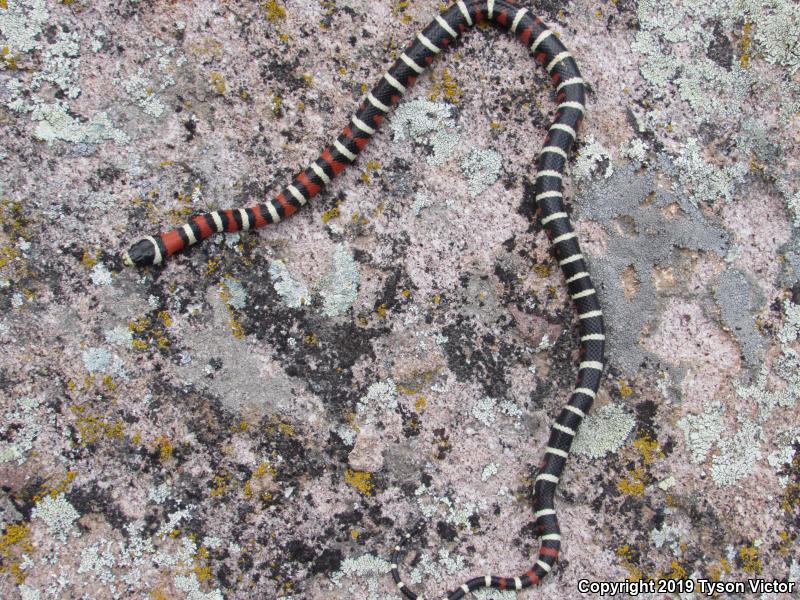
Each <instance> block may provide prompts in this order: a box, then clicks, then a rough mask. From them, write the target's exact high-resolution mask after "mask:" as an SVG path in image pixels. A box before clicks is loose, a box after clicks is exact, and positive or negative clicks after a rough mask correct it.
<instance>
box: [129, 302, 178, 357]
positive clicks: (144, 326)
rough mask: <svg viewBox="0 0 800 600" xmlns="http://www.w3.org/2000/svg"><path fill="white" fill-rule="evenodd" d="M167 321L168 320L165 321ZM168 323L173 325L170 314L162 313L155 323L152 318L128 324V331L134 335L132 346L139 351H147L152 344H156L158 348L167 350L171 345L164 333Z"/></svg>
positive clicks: (142, 318)
mask: <svg viewBox="0 0 800 600" xmlns="http://www.w3.org/2000/svg"><path fill="white" fill-rule="evenodd" d="M165 319H166V320H165ZM166 323H169V324H170V325H171V324H172V320H171V319H170V318H169V313H167V312H166V311H162V312H161V313H159V320H158V321H155V322H154V321H153V320H152V319H151V318H150V317H147V316H143V317H139V318H138V319H136V320H135V321H131V322H129V323H128V329H129V330H130V331H131V333H133V341H132V342H131V344H132V345H133V347H134V348H136V349H137V350H146V349H147V348H148V347H149V346H150V344H155V345H156V346H157V347H158V348H167V347H169V345H170V341H169V338H168V337H167V336H166V335H165V333H166V332H165V331H163V328H164V327H168V326H169V325H167V324H166Z"/></svg>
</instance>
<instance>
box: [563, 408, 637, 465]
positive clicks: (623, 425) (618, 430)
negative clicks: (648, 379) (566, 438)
mask: <svg viewBox="0 0 800 600" xmlns="http://www.w3.org/2000/svg"><path fill="white" fill-rule="evenodd" d="M635 426H636V420H635V419H634V418H633V416H632V415H631V414H630V413H629V412H628V411H627V410H625V409H624V408H623V407H622V406H620V405H618V404H606V405H605V406H603V407H602V408H601V409H600V410H598V411H597V412H594V413H591V414H589V415H587V417H586V420H585V421H584V423H583V425H581V428H580V429H579V430H578V435H577V436H575V442H574V443H573V445H572V451H573V452H575V453H577V454H583V455H584V456H588V457H589V458H602V457H603V456H605V455H606V454H609V453H611V452H616V451H617V450H619V448H621V447H622V445H623V444H624V443H625V441H626V440H627V439H628V436H629V435H630V433H631V431H633V428H634V427H635Z"/></svg>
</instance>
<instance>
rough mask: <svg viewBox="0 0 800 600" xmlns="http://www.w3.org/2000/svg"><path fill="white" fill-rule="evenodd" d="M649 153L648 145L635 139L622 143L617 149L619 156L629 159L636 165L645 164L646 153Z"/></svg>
mask: <svg viewBox="0 0 800 600" xmlns="http://www.w3.org/2000/svg"><path fill="white" fill-rule="evenodd" d="M649 151H650V145H649V144H648V143H647V142H644V141H642V140H640V139H639V138H637V137H634V138H631V139H629V140H628V141H626V142H623V143H622V144H621V145H620V147H619V154H620V156H624V157H625V158H629V159H630V160H632V161H635V162H637V163H645V162H646V161H647V153H648V152H649Z"/></svg>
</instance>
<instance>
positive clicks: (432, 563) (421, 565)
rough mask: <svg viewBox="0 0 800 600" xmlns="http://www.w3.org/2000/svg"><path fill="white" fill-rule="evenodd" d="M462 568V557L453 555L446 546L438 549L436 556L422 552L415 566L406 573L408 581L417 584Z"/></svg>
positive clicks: (439, 579)
mask: <svg viewBox="0 0 800 600" xmlns="http://www.w3.org/2000/svg"><path fill="white" fill-rule="evenodd" d="M463 568H464V557H463V556H461V555H455V556H453V555H452V554H451V553H450V551H449V550H448V549H446V548H441V549H439V552H438V555H437V557H436V558H434V557H433V556H431V555H430V554H429V553H427V552H423V553H422V554H421V555H420V557H419V561H418V562H417V564H416V566H415V567H414V568H413V569H412V570H411V572H410V573H409V574H408V581H409V582H410V583H414V584H419V583H422V582H423V581H441V580H442V579H443V578H444V577H445V575H452V574H453V573H456V572H458V571H460V570H462V569H463Z"/></svg>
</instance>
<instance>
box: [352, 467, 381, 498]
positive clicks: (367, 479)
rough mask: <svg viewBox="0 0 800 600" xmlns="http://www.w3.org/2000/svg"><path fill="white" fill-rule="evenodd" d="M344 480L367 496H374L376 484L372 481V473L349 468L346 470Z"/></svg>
mask: <svg viewBox="0 0 800 600" xmlns="http://www.w3.org/2000/svg"><path fill="white" fill-rule="evenodd" d="M344 480H345V481H346V482H347V483H348V484H349V485H351V486H352V487H354V488H355V489H357V490H358V491H359V492H361V493H362V494H363V495H365V496H372V493H373V490H374V489H375V484H374V483H373V482H372V473H367V472H366V471H353V470H352V469H347V470H346V471H345V472H344Z"/></svg>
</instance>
